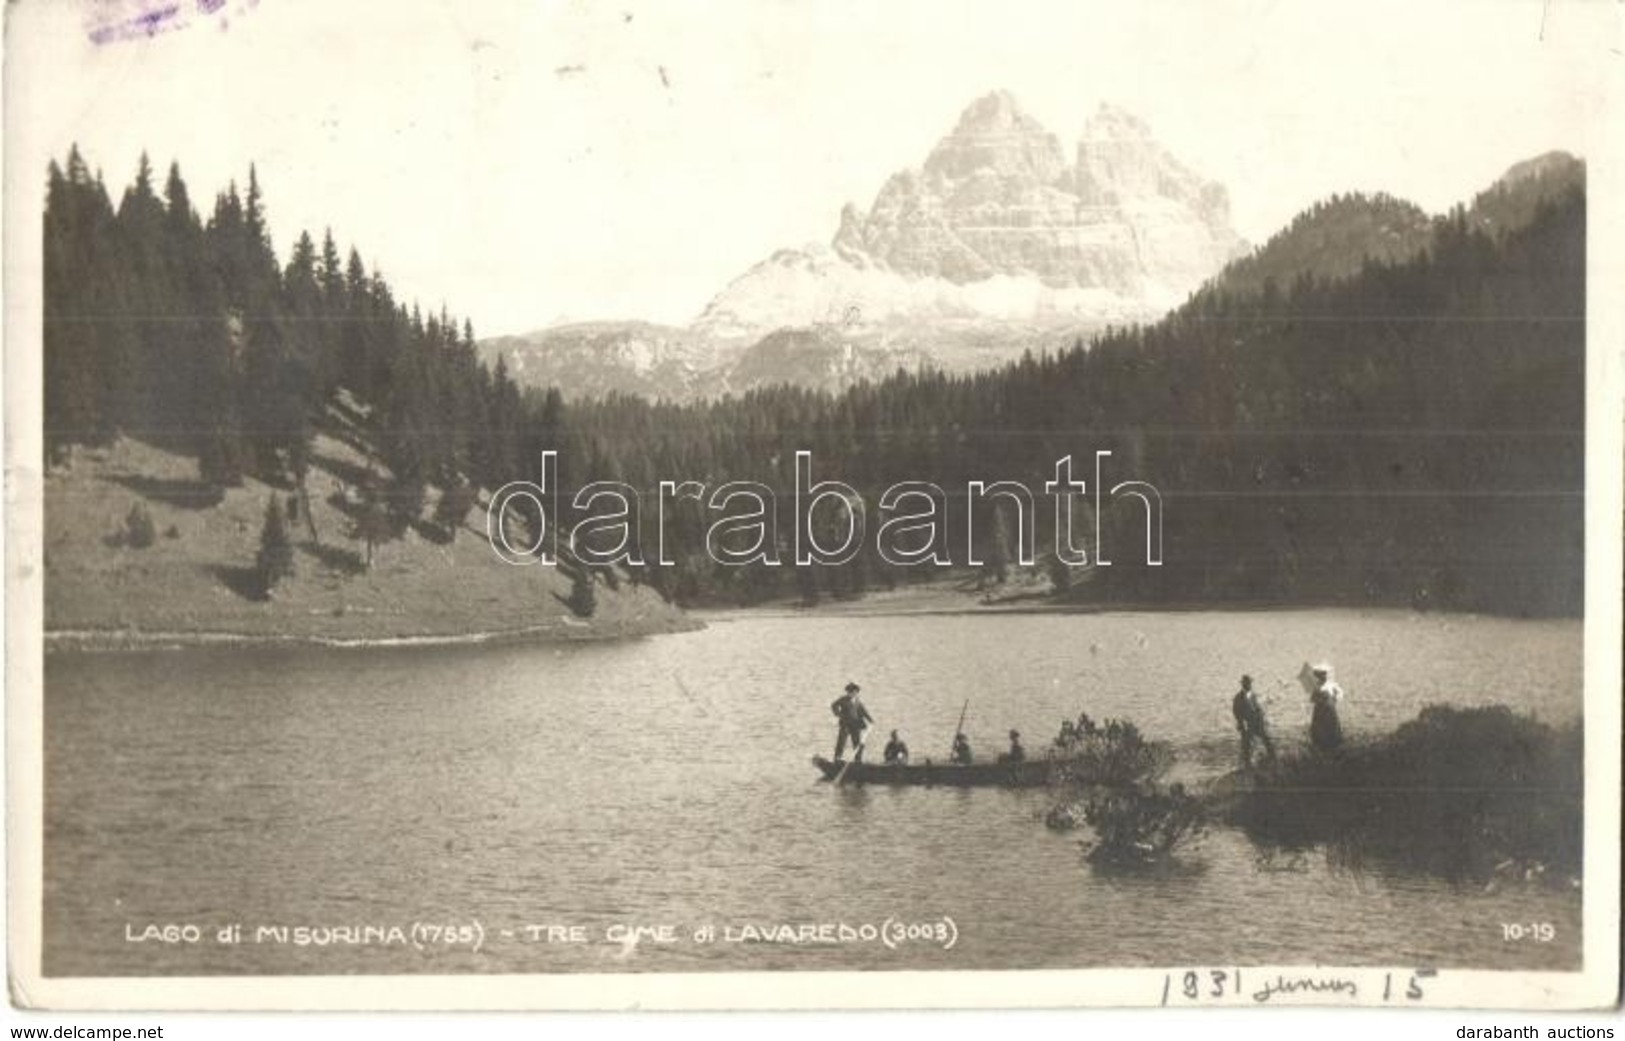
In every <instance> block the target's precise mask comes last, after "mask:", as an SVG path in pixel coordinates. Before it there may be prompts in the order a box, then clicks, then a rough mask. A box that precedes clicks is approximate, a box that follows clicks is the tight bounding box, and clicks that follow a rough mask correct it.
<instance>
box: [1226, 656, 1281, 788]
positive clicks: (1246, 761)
mask: <svg viewBox="0 0 1625 1041" xmlns="http://www.w3.org/2000/svg"><path fill="white" fill-rule="evenodd" d="M1230 711H1231V713H1232V714H1234V715H1235V717H1236V732H1237V733H1238V734H1240V735H1241V766H1242V769H1244V770H1246V769H1251V768H1252V765H1253V742H1254V741H1255V740H1256V741H1258V743H1259V744H1261V745H1263V746H1264V758H1265V761H1267V762H1272V763H1273V762H1274V761H1275V742H1273V741H1271V740H1270V732H1269V727H1268V726H1267V725H1266V724H1265V722H1264V706H1263V704H1262V703H1261V702H1260V701H1259V700H1258V692H1257V691H1256V690H1254V689H1253V678H1252V677H1251V676H1243V677H1242V678H1241V689H1240V690H1238V691H1236V696H1235V697H1234V698H1232V699H1231V701H1230Z"/></svg>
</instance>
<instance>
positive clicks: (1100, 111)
mask: <svg viewBox="0 0 1625 1041" xmlns="http://www.w3.org/2000/svg"><path fill="white" fill-rule="evenodd" d="M1150 139H1151V127H1150V126H1149V125H1147V124H1146V122H1145V120H1143V119H1141V118H1140V117H1139V116H1136V115H1135V114H1134V113H1132V112H1130V111H1129V110H1128V109H1126V108H1120V107H1119V106H1117V105H1113V104H1112V103H1111V102H1109V101H1102V102H1101V103H1100V106H1099V107H1098V108H1096V109H1095V113H1094V115H1092V116H1090V117H1089V121H1088V122H1087V123H1085V124H1084V127H1083V137H1082V140H1084V141H1122V140H1129V141H1145V140H1150Z"/></svg>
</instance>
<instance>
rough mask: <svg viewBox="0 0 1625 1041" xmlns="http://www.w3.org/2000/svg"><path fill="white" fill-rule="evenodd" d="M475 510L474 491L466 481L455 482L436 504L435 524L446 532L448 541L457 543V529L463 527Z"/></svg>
mask: <svg viewBox="0 0 1625 1041" xmlns="http://www.w3.org/2000/svg"><path fill="white" fill-rule="evenodd" d="M473 508H474V489H473V488H472V487H470V486H469V484H468V482H466V481H454V482H453V483H452V484H451V486H450V487H448V488H447V489H446V490H445V491H444V492H442V493H441V494H440V501H439V502H438V503H436V504H435V511H434V522H435V524H437V525H439V527H440V528H441V529H442V530H443V531H445V533H446V538H447V539H448V540H450V541H452V542H455V541H457V529H458V528H461V527H462V526H463V520H464V518H466V517H467V516H468V511H469V510H471V509H473Z"/></svg>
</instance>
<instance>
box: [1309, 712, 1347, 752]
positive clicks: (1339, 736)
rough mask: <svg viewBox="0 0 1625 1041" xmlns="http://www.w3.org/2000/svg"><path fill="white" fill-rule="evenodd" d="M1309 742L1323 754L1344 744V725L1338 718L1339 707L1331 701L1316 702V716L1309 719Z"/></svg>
mask: <svg viewBox="0 0 1625 1041" xmlns="http://www.w3.org/2000/svg"><path fill="white" fill-rule="evenodd" d="M1309 741H1310V743H1311V744H1313V745H1314V746H1315V747H1316V748H1318V749H1320V750H1321V751H1322V752H1330V751H1332V750H1333V749H1335V748H1337V747H1338V746H1340V745H1341V744H1342V743H1343V724H1342V723H1341V722H1340V721H1339V720H1338V718H1337V706H1335V705H1333V704H1332V703H1331V702H1329V701H1321V702H1316V704H1315V710H1314V714H1313V715H1311V716H1310V717H1309Z"/></svg>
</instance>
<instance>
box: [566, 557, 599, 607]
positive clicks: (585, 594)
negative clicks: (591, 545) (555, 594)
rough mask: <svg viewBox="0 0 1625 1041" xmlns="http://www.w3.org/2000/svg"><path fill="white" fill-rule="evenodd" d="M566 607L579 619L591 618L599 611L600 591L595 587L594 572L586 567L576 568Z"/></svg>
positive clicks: (578, 566)
mask: <svg viewBox="0 0 1625 1041" xmlns="http://www.w3.org/2000/svg"><path fill="white" fill-rule="evenodd" d="M566 605H567V606H568V607H569V608H570V611H571V613H572V614H574V615H575V616H576V617H577V618H591V617H592V615H593V612H594V611H596V610H598V591H597V589H596V588H595V587H594V583H593V577H592V571H591V570H590V569H588V568H587V567H586V566H585V565H577V567H576V573H575V577H574V578H573V579H572V580H571V584H570V599H569V600H567V601H566Z"/></svg>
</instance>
